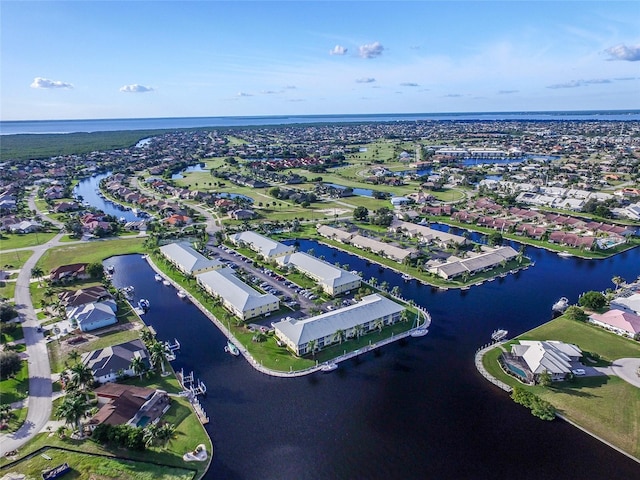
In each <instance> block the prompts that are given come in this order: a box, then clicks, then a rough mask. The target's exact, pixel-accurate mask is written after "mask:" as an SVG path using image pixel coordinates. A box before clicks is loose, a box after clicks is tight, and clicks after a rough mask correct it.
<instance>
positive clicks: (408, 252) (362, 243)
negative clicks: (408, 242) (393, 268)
mask: <svg viewBox="0 0 640 480" xmlns="http://www.w3.org/2000/svg"><path fill="white" fill-rule="evenodd" d="M351 245H353V246H354V247H358V248H362V249H363V250H370V251H372V252H373V253H377V254H378V255H381V256H383V257H386V258H390V259H391V260H394V261H396V262H398V263H401V262H402V261H403V260H404V259H405V258H407V257H413V256H415V255H416V254H417V253H418V251H417V250H416V249H415V248H401V247H398V246H395V245H391V244H390V243H385V242H381V241H380V240H376V239H375V238H370V237H365V236H362V235H354V236H353V238H352V239H351Z"/></svg>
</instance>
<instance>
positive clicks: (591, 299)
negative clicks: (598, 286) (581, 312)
mask: <svg viewBox="0 0 640 480" xmlns="http://www.w3.org/2000/svg"><path fill="white" fill-rule="evenodd" d="M606 303H607V299H606V297H605V296H604V295H603V294H602V293H600V292H596V291H593V290H592V291H589V292H586V293H585V294H583V295H582V296H581V297H580V299H579V300H578V304H580V306H581V307H585V308H588V309H589V310H598V309H600V308H602V307H604V306H605V305H606Z"/></svg>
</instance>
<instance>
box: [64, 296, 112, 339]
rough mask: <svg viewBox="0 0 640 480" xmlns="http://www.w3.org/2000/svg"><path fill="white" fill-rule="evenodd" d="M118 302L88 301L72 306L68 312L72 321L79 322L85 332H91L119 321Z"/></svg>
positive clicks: (79, 326)
mask: <svg viewBox="0 0 640 480" xmlns="http://www.w3.org/2000/svg"><path fill="white" fill-rule="evenodd" d="M116 309H117V307H116V302H115V301H114V300H106V301H104V302H96V303H88V304H86V305H80V306H78V307H75V308H72V309H70V310H69V313H68V314H67V316H68V318H69V320H70V321H71V323H74V324H77V325H78V328H80V330H82V331H83V332H90V331H92V330H97V329H98V328H102V327H107V326H109V325H113V324H115V323H118V319H117V318H116V315H115V311H116Z"/></svg>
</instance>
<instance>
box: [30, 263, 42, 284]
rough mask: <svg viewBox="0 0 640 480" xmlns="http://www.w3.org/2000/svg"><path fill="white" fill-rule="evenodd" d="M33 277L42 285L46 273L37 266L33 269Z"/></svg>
mask: <svg viewBox="0 0 640 480" xmlns="http://www.w3.org/2000/svg"><path fill="white" fill-rule="evenodd" d="M31 275H32V276H33V277H35V278H37V279H38V283H41V281H42V277H44V271H43V270H42V268H40V267H38V266H35V267H33V268H32V269H31Z"/></svg>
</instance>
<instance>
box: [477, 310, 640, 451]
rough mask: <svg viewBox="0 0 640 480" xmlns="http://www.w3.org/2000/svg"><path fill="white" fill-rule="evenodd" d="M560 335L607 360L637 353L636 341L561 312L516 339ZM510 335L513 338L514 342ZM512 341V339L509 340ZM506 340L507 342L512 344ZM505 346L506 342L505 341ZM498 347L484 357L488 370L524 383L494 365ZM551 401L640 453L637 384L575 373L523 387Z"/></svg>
mask: <svg viewBox="0 0 640 480" xmlns="http://www.w3.org/2000/svg"><path fill="white" fill-rule="evenodd" d="M518 339H523V340H562V341H564V342H570V343H574V344H576V345H578V346H579V347H580V348H581V349H582V350H584V351H588V352H595V353H598V354H599V355H600V356H601V357H602V358H604V359H606V360H609V361H611V360H615V359H618V358H624V357H640V344H638V343H637V342H633V341H631V340H627V339H624V338H622V337H620V336H618V335H615V334H613V333H609V332H607V331H605V330H603V329H601V328H598V327H595V326H593V325H588V324H584V323H580V322H575V321H571V320H568V319H566V318H564V317H559V318H557V319H555V320H552V321H550V322H548V323H545V324H544V325H542V326H540V327H538V328H535V329H533V330H530V331H529V332H526V333H524V334H523V335H521V336H520V337H518V338H517V339H515V340H518ZM515 340H514V341H515ZM512 342H513V341H512ZM512 342H509V343H512ZM507 345H508V344H507ZM499 355H500V349H499V348H498V347H496V348H494V349H492V350H490V351H489V352H487V354H486V355H485V356H484V358H483V364H484V366H485V368H486V369H487V371H489V373H491V374H492V375H493V376H494V377H496V378H498V379H500V380H502V381H503V382H505V383H507V384H509V385H522V384H520V383H519V382H518V381H517V380H515V379H514V378H513V377H511V376H509V375H507V374H505V373H504V372H503V371H502V369H501V368H500V366H499V365H498V361H497V359H498V357H499ZM524 388H526V389H527V390H530V391H532V392H533V393H535V394H536V395H538V396H540V397H541V398H543V399H544V400H547V401H549V402H550V403H551V404H553V406H554V407H556V409H557V410H558V413H560V414H562V415H564V416H566V417H567V418H569V419H570V420H571V421H573V422H575V423H577V424H578V425H580V426H581V427H584V428H585V429H586V430H588V431H590V432H593V433H594V434H596V435H598V436H600V437H602V438H604V439H605V440H607V441H609V442H611V443H612V444H614V445H616V446H618V447H620V448H621V449H623V450H624V451H626V452H628V453H630V454H631V455H633V456H635V457H636V458H638V457H640V389H639V388H637V387H634V386H633V385H630V384H629V383H627V382H625V381H624V380H622V379H620V378H618V377H615V376H611V377H609V376H598V377H576V378H575V379H574V380H572V381H566V382H558V383H554V384H553V385H552V386H551V387H549V388H546V387H542V386H539V385H537V386H533V387H529V386H526V387H524Z"/></svg>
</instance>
